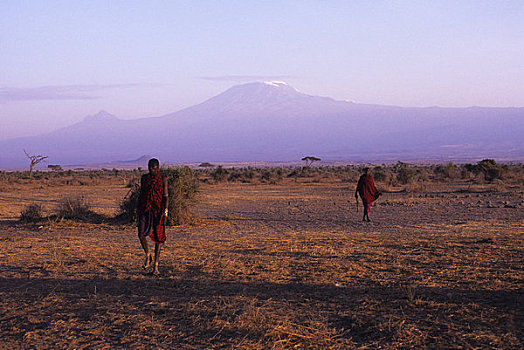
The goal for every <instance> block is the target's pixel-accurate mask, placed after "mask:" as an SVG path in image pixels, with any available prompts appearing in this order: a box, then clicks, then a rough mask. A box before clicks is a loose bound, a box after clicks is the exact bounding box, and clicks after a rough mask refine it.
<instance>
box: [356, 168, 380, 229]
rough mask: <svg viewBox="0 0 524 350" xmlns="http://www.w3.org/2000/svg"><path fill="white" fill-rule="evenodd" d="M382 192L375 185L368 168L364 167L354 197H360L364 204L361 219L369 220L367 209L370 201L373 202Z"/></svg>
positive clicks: (368, 209)
mask: <svg viewBox="0 0 524 350" xmlns="http://www.w3.org/2000/svg"><path fill="white" fill-rule="evenodd" d="M381 194H382V193H380V192H379V191H378V190H377V188H376V187H375V183H374V182H373V178H372V177H371V175H370V174H369V168H364V171H363V173H362V176H360V179H358V184H357V188H356V190H355V199H356V200H357V201H358V196H359V195H360V198H361V199H362V204H363V205H364V216H363V217H362V221H368V222H369V221H371V220H370V219H369V211H370V210H371V203H373V202H374V201H375V200H376V199H377V198H378V197H379V196H380V195H381Z"/></svg>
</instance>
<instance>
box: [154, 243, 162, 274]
mask: <svg viewBox="0 0 524 350" xmlns="http://www.w3.org/2000/svg"><path fill="white" fill-rule="evenodd" d="M161 246H162V244H161V243H155V262H154V267H153V274H155V275H158V274H159V272H158V262H159V261H160V248H161Z"/></svg>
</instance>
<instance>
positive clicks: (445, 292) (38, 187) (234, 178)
mask: <svg viewBox="0 0 524 350" xmlns="http://www.w3.org/2000/svg"><path fill="white" fill-rule="evenodd" d="M359 171H360V169H359V168H358V167H357V166H347V167H296V168H280V169H255V168H242V169H225V168H222V167H219V168H207V169H200V170H199V169H197V170H194V171H189V173H190V175H191V176H192V177H194V180H195V181H196V182H197V183H198V193H196V197H195V198H194V202H193V201H192V202H191V203H190V205H188V208H189V209H190V210H189V209H188V210H189V211H190V212H191V213H190V215H187V216H186V217H185V219H184V220H182V221H181V222H180V223H178V224H176V225H171V226H168V228H167V236H168V238H167V242H166V244H165V245H164V247H163V250H162V253H161V260H160V275H159V276H153V275H149V274H148V271H146V270H144V269H143V268H142V264H143V262H144V253H143V251H142V250H141V247H140V244H139V241H138V239H137V233H136V228H135V226H134V224H132V223H130V222H129V221H128V220H126V219H125V216H123V215H120V216H118V213H119V212H122V210H123V209H122V208H121V204H122V202H123V201H124V198H126V195H127V196H129V193H130V191H131V190H132V188H133V187H132V184H133V183H134V184H136V180H137V178H139V176H140V174H141V173H140V171H139V170H135V171H124V170H104V171H102V170H98V171H78V172H74V171H62V172H37V173H35V174H33V175H32V176H31V177H29V175H28V173H27V172H17V173H15V172H0V326H1V327H0V348H10V349H18V348H20V349H84V348H89V349H123V348H130V349H411V348H413V349H521V348H523V347H524V331H523V330H524V307H523V303H524V293H523V287H524V240H523V234H524V210H523V209H524V206H523V202H524V167H523V166H522V165H509V166H508V165H506V166H501V165H498V164H496V163H495V162H494V161H486V162H485V163H482V162H479V163H478V164H476V165H470V166H469V167H466V166H459V165H453V164H451V163H450V164H447V165H440V166H436V165H433V166H412V165H408V164H404V163H400V162H399V163H397V164H396V165H392V166H389V167H388V166H382V167H378V168H375V169H373V175H374V177H375V183H376V184H377V187H378V188H379V190H381V191H382V193H383V195H382V196H381V197H380V198H379V199H378V201H377V202H376V203H374V206H373V207H372V209H371V214H370V217H371V219H372V221H371V222H362V221H361V220H362V206H361V204H360V203H359V204H358V207H357V205H356V203H355V198H354V191H355V185H356V181H357V179H358V176H359ZM71 199H74V200H76V201H77V202H78V201H80V202H81V203H83V205H84V209H85V212H84V213H83V215H77V216H74V215H70V216H67V215H63V210H64V205H65V206H66V207H67V204H68V203H69V206H71V205H72V204H71V203H76V202H74V201H72V200H71ZM66 209H67V208H66ZM357 210H358V211H357ZM61 211H62V214H60V213H61ZM21 214H22V215H21ZM21 216H22V220H21Z"/></svg>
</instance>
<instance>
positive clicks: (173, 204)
mask: <svg viewBox="0 0 524 350" xmlns="http://www.w3.org/2000/svg"><path fill="white" fill-rule="evenodd" d="M162 175H164V177H165V178H166V180H167V187H168V190H169V202H168V210H169V216H168V220H167V224H168V225H180V224H185V223H189V222H192V221H193V220H194V219H195V217H196V215H195V213H194V210H193V209H194V206H195V204H196V201H197V200H196V196H197V194H198V184H199V182H198V179H197V177H196V176H195V173H194V172H193V170H191V168H189V167H187V166H186V167H183V168H164V169H162Z"/></svg>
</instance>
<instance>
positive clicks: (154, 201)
mask: <svg viewBox="0 0 524 350" xmlns="http://www.w3.org/2000/svg"><path fill="white" fill-rule="evenodd" d="M141 182H142V183H141V186H140V197H139V201H138V203H139V204H138V215H149V212H151V213H152V214H153V215H152V216H151V219H152V222H151V226H152V229H151V233H150V234H149V237H150V238H151V240H152V241H153V242H155V243H164V242H165V241H166V227H165V225H164V209H165V208H164V205H163V203H162V202H163V198H164V178H163V177H162V175H160V173H159V172H158V173H156V174H155V175H153V174H151V173H149V174H145V175H144V176H142V181H141Z"/></svg>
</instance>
